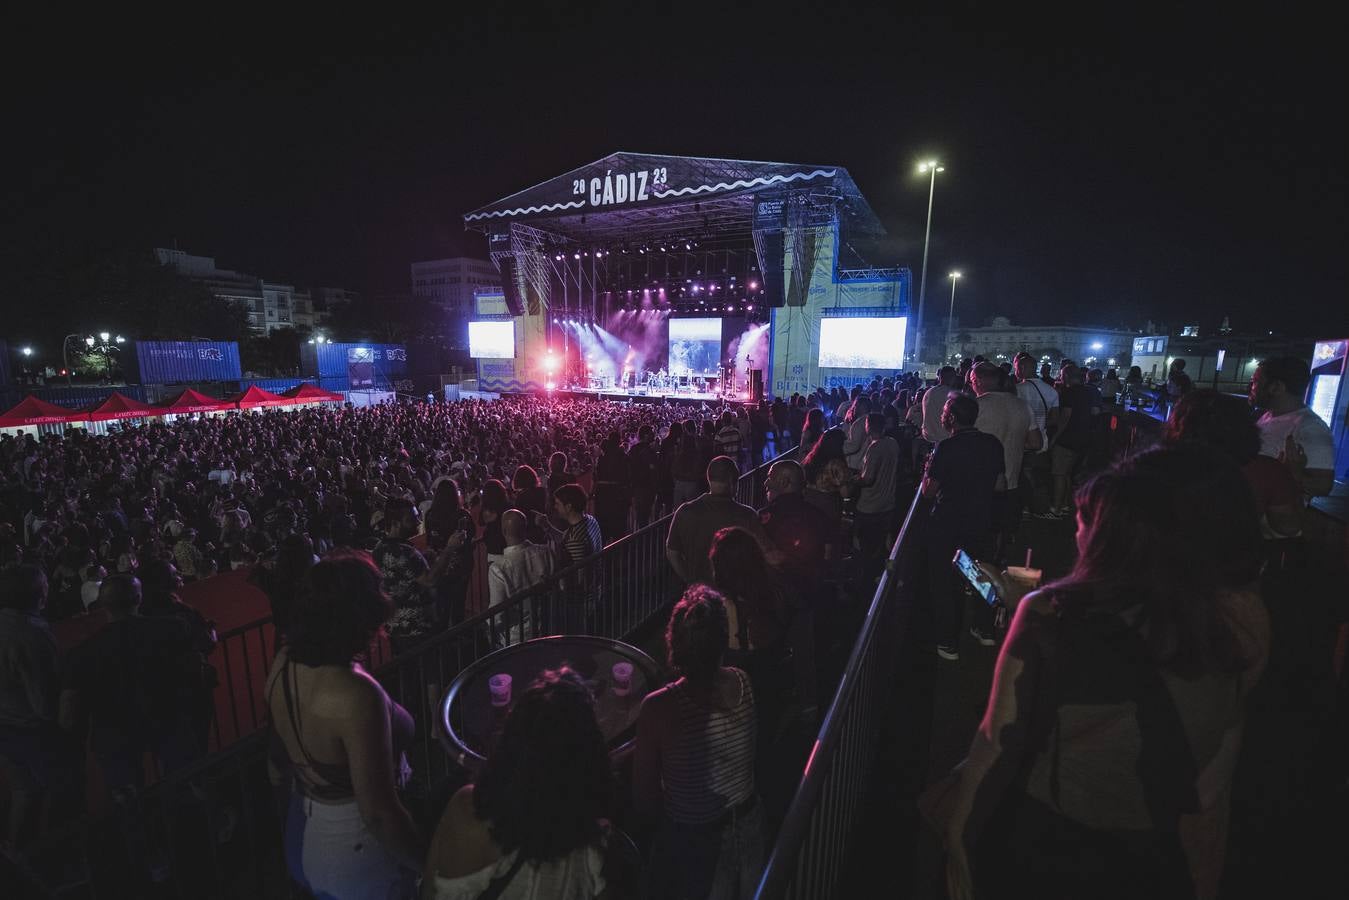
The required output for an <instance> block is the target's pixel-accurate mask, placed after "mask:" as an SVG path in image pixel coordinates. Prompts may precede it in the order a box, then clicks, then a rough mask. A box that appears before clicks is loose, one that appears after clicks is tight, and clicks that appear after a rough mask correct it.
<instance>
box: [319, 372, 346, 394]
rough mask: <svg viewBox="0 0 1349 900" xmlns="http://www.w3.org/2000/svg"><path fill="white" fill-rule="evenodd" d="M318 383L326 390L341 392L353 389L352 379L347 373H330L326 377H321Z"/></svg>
mask: <svg viewBox="0 0 1349 900" xmlns="http://www.w3.org/2000/svg"><path fill="white" fill-rule="evenodd" d="M318 384H319V387H321V388H323V389H324V390H325V391H334V392H336V393H339V394H343V393H346V392H347V391H349V390H351V379H350V378H348V377H347V376H345V375H330V376H328V377H326V378H320V379H318Z"/></svg>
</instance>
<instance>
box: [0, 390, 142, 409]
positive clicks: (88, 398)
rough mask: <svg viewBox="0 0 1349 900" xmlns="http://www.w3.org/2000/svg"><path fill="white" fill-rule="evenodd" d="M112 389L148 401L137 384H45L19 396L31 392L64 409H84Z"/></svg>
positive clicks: (100, 400)
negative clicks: (65, 385) (68, 385)
mask: <svg viewBox="0 0 1349 900" xmlns="http://www.w3.org/2000/svg"><path fill="white" fill-rule="evenodd" d="M114 391H116V392H117V393H119V394H121V395H123V396H124V397H130V398H131V399H132V400H139V401H141V402H142V403H146V402H148V401H147V400H146V399H145V388H143V387H142V386H141V385H139V384H114V385H80V384H77V385H73V386H72V387H64V386H60V385H45V386H43V387H35V388H33V389H31V390H26V391H23V392H21V394H20V398H21V397H22V395H24V394H32V395H33V396H34V397H37V398H38V399H39V400H46V401H47V402H48V403H55V404H56V405H57V406H64V407H65V408H66V409H84V408H86V407H89V406H93V405H94V404H96V403H102V402H103V401H104V400H106V399H108V397H109V396H110V395H111V394H112V393H113V392H114ZM15 402H16V403H17V402H18V400H17V399H16V400H15ZM11 405H12V404H11Z"/></svg>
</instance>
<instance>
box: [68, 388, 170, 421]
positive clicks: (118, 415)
mask: <svg viewBox="0 0 1349 900" xmlns="http://www.w3.org/2000/svg"><path fill="white" fill-rule="evenodd" d="M162 415H164V410H163V409H161V408H159V407H157V406H151V405H150V404H148V403H142V402H141V401H139V400H133V399H132V398H130V397H127V396H126V395H124V394H120V393H118V392H117V391H113V392H112V393H111V394H109V395H108V396H107V397H106V398H105V399H104V400H103V402H101V403H96V404H94V405H93V406H92V407H90V408H89V409H88V410H85V411H84V412H82V413H81V414H80V418H82V419H84V420H86V421H89V422H108V421H111V420H113V419H143V418H146V417H147V416H162Z"/></svg>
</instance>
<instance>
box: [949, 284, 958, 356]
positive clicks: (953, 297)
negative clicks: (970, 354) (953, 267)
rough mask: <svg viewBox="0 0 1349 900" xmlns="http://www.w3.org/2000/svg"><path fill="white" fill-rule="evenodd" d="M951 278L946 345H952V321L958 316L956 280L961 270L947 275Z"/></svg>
mask: <svg viewBox="0 0 1349 900" xmlns="http://www.w3.org/2000/svg"><path fill="white" fill-rule="evenodd" d="M946 277H947V278H949V279H951V309H950V311H948V312H947V314H946V346H948V347H949V346H951V322H952V320H954V319H955V317H956V282H957V281H959V280H960V273H959V272H952V273H951V274H950V275H947V276H946Z"/></svg>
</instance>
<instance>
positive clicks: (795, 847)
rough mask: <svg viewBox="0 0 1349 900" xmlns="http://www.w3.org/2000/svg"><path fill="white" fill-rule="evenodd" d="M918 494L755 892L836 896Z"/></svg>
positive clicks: (759, 897) (882, 707)
mask: <svg viewBox="0 0 1349 900" xmlns="http://www.w3.org/2000/svg"><path fill="white" fill-rule="evenodd" d="M920 496H921V495H920V494H917V493H915V495H914V498H913V502H912V503H911V504H910V505H909V511H908V514H907V515H906V516H905V517H904V524H903V526H902V527H901V528H900V530H899V536H898V538H896V540H895V544H894V547H893V548H892V549H891V551H890V557H889V561H888V563H887V566H886V571H885V572H884V573H882V575H881V580H880V582H879V583H878V584H877V586H876V593H875V594H874V595H873V597H872V600H871V606H870V608H869V609H868V610H867V616H866V619H865V620H864V621H863V623H862V629H861V632H860V633H859V634H858V636H857V641H856V643H855V644H854V645H853V649H852V655H851V656H850V657H849V659H848V665H847V667H846V668H845V669H844V671H843V678H842V680H841V681H840V682H839V686H838V690H837V692H836V693H835V694H834V699H833V702H832V703H830V705H829V711H828V713H827V714H826V715H825V717H824V721H823V723H822V724H821V725H820V730H819V733H818V736H817V737H816V739H815V745H814V747H813V748H812V749H811V752H810V757H809V759H808V760H807V762H806V768H805V771H804V772H803V773H802V776H801V783H800V786H799V787H798V788H797V791H796V796H795V797H794V798H793V799H792V804H791V806H790V807H789V808H788V810H787V816H786V818H785V819H784V820H783V823H782V828H781V829H780V830H779V832H778V837H777V842H776V844H775V845H774V847H773V851H772V855H771V856H770V857H769V859H768V864H767V866H766V867H765V869H764V873H763V878H762V879H761V880H760V882H759V889H758V892H757V893H756V894H755V898H756V900H777V898H786V897H792V898H795V897H811V898H815V897H833V896H837V890H838V886H839V878H840V875H841V874H842V871H843V867H844V865H846V863H847V861H848V856H847V852H848V847H849V844H850V842H851V839H852V833H853V829H854V826H855V825H856V823H857V821H858V819H859V817H860V813H861V810H862V805H863V802H864V800H865V797H866V795H867V793H868V789H869V786H870V780H871V773H872V771H873V769H874V767H875V763H876V746H877V741H878V740H879V728H878V723H879V722H880V721H881V717H882V716H884V715H885V714H886V707H887V705H888V704H889V703H890V702H891V701H892V699H893V695H892V693H891V692H890V687H891V684H892V677H891V676H892V672H893V667H894V665H895V661H896V654H895V653H894V652H893V651H894V647H893V646H892V645H891V643H890V642H889V641H887V640H882V639H880V638H881V629H882V623H883V622H884V621H885V620H886V618H887V616H889V615H890V614H891V612H892V607H893V606H894V598H895V596H896V594H897V593H898V592H899V589H900V586H901V585H900V579H899V577H898V575H897V574H896V573H897V570H898V569H897V567H898V560H899V557H900V554H901V553H902V552H904V550H905V547H906V544H907V542H908V541H909V535H910V529H911V528H912V526H913V519H914V510H916V509H917V508H918V504H919V501H920Z"/></svg>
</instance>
